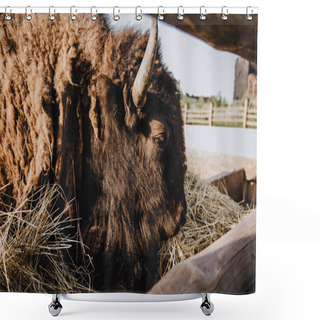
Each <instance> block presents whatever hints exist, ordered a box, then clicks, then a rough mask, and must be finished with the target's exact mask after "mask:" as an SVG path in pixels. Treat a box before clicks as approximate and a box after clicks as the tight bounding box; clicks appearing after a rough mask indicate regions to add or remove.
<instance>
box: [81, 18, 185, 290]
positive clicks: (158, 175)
mask: <svg viewBox="0 0 320 320" xmlns="http://www.w3.org/2000/svg"><path fill="white" fill-rule="evenodd" d="M152 21H153V22H152V29H151V32H150V36H149V40H148V43H147V45H146V49H145V52H144V55H143V58H142V62H141V61H140V63H139V61H138V60H139V59H137V61H136V62H132V66H131V67H132V69H133V70H134V68H135V67H136V69H137V71H136V76H135V78H134V79H133V80H134V81H133V80H132V79H125V81H119V79H118V80H115V79H113V78H112V77H111V76H109V75H108V73H107V74H100V75H99V76H98V77H97V81H96V92H97V97H96V103H95V104H94V106H93V107H92V108H91V110H90V120H91V124H92V128H93V129H92V130H93V133H92V139H91V146H92V147H91V151H90V155H91V156H90V159H89V160H88V167H90V168H91V170H92V172H91V173H90V175H91V176H93V177H94V178H93V179H92V181H95V183H94V184H92V183H91V187H90V188H91V190H92V188H94V190H95V191H96V194H98V197H97V198H96V199H95V201H94V203H95V204H94V208H93V215H90V216H87V218H86V219H84V221H83V225H84V229H85V231H84V238H85V241H86V243H87V245H88V246H89V247H90V248H91V249H92V250H93V252H94V253H95V254H96V256H102V257H103V258H102V266H103V267H102V269H101V270H99V272H100V273H101V274H104V280H103V286H102V288H103V289H108V290H112V289H117V290H119V288H120V289H121V288H125V289H126V290H128V289H129V290H130V289H131V290H135V291H137V290H138V291H139V290H140V291H142V292H144V291H146V290H147V289H148V288H150V286H151V285H152V284H153V283H154V282H155V281H156V280H157V274H158V251H159V249H160V246H161V241H163V240H166V239H167V238H168V237H172V236H173V235H175V234H176V233H177V232H178V230H179V228H180V226H181V225H182V224H183V223H184V217H185V207H186V203H185V196H184V174H185V170H186V158H185V144H184V134H183V122H182V117H181V110H180V103H179V94H178V90H177V85H176V82H175V80H174V79H173V78H172V76H171V75H170V73H169V72H168V71H167V70H165V68H164V67H163V66H162V65H161V63H160V58H159V57H157V56H158V55H159V53H158V50H157V23H156V21H155V20H152ZM135 63H136V64H137V66H136V65H135ZM138 63H139V65H138ZM128 68H129V66H128ZM88 185H90V184H88ZM93 185H94V186H93ZM88 194H90V192H89V191H87V192H85V194H84V195H83V197H82V199H85V198H86V197H87V196H88ZM90 203H91V201H90ZM88 211H91V212H92V209H91V210H88ZM101 239H102V240H101ZM97 242H99V244H97ZM99 281H100V280H99Z"/></svg>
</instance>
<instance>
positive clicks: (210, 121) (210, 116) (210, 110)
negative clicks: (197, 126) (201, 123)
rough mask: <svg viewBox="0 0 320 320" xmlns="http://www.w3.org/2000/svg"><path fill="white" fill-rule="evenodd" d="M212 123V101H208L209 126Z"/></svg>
mask: <svg viewBox="0 0 320 320" xmlns="http://www.w3.org/2000/svg"><path fill="white" fill-rule="evenodd" d="M212 125H213V102H210V107H209V126H210V127H211V126H212Z"/></svg>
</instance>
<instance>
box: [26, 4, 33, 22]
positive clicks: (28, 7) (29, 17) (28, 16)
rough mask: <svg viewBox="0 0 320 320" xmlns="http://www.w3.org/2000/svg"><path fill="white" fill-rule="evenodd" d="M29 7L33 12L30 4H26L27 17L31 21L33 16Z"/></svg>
mask: <svg viewBox="0 0 320 320" xmlns="http://www.w3.org/2000/svg"><path fill="white" fill-rule="evenodd" d="M28 9H30V13H31V12H32V9H31V7H30V6H26V19H27V20H28V21H30V20H31V19H32V17H31V14H29V13H28Z"/></svg>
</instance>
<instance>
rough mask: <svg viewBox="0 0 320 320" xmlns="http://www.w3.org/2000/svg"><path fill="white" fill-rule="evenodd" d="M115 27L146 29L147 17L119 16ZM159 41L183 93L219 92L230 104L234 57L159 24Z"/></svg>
mask: <svg viewBox="0 0 320 320" xmlns="http://www.w3.org/2000/svg"><path fill="white" fill-rule="evenodd" d="M110 22H111V25H112V27H114V28H116V29H117V28H126V27H128V26H129V27H132V26H133V27H135V28H140V29H141V30H149V28H150V18H149V17H148V16H145V15H144V16H143V18H142V20H141V21H136V19H135V16H134V15H122V16H121V18H120V20H119V21H116V22H115V21H113V20H112V19H110ZM159 39H160V41H161V51H162V56H163V62H164V63H165V65H166V66H167V67H168V69H169V70H170V71H171V72H172V73H173V75H174V77H175V78H176V79H177V80H179V81H180V85H181V89H182V91H183V92H184V93H188V94H189V95H196V96H205V97H207V96H212V95H215V96H216V95H218V94H219V93H220V94H221V96H222V97H223V98H225V99H226V100H227V102H229V103H231V102H232V101H233V89H234V67H235V60H236V59H237V58H238V56H237V55H235V54H233V53H229V52H226V51H220V50H216V49H214V48H212V47H211V46H209V45H208V44H206V43H205V42H204V41H202V40H199V39H197V38H196V37H193V36H191V35H189V34H187V33H185V32H183V31H180V30H178V29H177V28H175V27H172V26H169V25H168V24H166V23H164V22H161V21H159Z"/></svg>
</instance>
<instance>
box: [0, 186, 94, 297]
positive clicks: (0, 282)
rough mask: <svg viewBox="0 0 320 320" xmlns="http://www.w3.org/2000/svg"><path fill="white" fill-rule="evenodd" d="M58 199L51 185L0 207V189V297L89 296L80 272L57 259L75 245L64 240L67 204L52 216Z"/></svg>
mask: <svg viewBox="0 0 320 320" xmlns="http://www.w3.org/2000/svg"><path fill="white" fill-rule="evenodd" d="M59 197H63V194H62V191H61V189H60V188H59V187H58V186H57V185H53V186H45V187H42V188H40V190H38V191H37V192H36V193H34V194H33V195H32V197H30V195H29V196H27V195H26V194H25V195H23V196H21V199H17V200H16V201H15V205H14V207H12V206H10V205H7V204H4V203H3V202H2V201H1V198H4V195H3V194H1V189H0V208H1V209H2V211H0V291H14V292H43V293H44V292H47V293H54V292H81V291H83V290H85V291H87V292H88V291H90V279H89V277H88V274H87V273H86V271H85V269H84V268H77V267H76V266H75V265H74V264H73V263H72V262H71V263H70V262H69V263H68V265H67V264H66V263H65V262H64V261H63V257H62V253H63V252H65V253H66V252H67V249H68V248H70V247H71V245H72V243H75V242H77V241H76V240H75V239H73V238H72V237H70V236H69V233H71V230H70V232H69V230H68V229H69V228H70V220H69V219H68V218H66V216H67V217H68V214H65V213H66V211H67V210H68V204H66V207H65V208H64V211H63V212H61V213H60V214H54V212H52V209H51V208H52V207H53V204H54V203H55V202H56V201H57V199H58V198H59ZM31 198H32V199H31Z"/></svg>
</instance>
